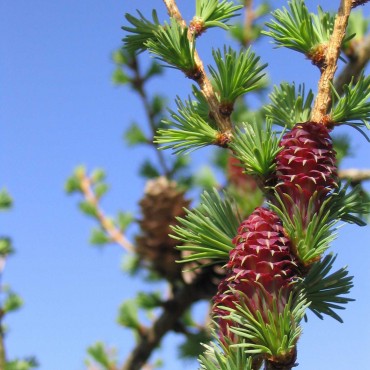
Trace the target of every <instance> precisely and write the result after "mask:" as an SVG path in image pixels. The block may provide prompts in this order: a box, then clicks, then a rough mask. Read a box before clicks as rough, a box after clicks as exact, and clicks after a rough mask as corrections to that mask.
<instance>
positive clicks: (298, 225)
mask: <svg viewBox="0 0 370 370" xmlns="http://www.w3.org/2000/svg"><path fill="white" fill-rule="evenodd" d="M282 196H283V197H284V198H285V203H289V208H290V213H291V216H290V215H289V211H288V209H287V206H286V204H284V201H283V200H282V198H281V197H282ZM275 198H276V200H277V201H278V206H276V205H274V204H272V203H270V206H271V208H272V209H273V210H274V211H275V212H276V213H277V214H278V216H279V217H280V219H281V221H282V222H283V225H284V229H285V231H286V233H287V235H288V237H289V239H290V241H291V242H292V245H293V248H294V251H295V254H296V256H297V257H298V258H299V260H300V261H301V262H302V263H303V264H304V265H306V266H309V265H311V264H312V263H313V262H314V261H315V260H317V258H320V256H321V255H322V254H323V253H324V252H325V251H326V250H327V249H328V248H329V246H330V243H331V242H332V241H333V240H334V239H335V238H336V232H335V231H336V229H335V228H334V226H335V224H336V223H337V222H338V221H339V219H338V218H337V217H336V215H334V214H333V213H332V212H331V206H332V205H333V203H332V202H331V200H332V198H331V197H328V198H327V199H326V200H325V201H324V202H323V203H322V205H321V207H320V210H319V211H318V212H316V211H315V207H314V205H315V202H317V199H316V198H317V194H316V193H314V194H313V196H312V197H311V198H310V200H309V204H308V207H307V209H308V212H307V214H306V215H302V214H301V213H300V210H299V206H298V205H297V204H295V203H294V201H293V199H292V198H291V197H290V196H289V195H287V194H282V195H279V194H278V193H277V192H275Z"/></svg>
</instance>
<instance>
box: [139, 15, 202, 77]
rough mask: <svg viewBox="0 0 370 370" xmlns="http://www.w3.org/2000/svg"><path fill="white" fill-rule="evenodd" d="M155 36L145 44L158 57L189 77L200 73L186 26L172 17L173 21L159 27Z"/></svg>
mask: <svg viewBox="0 0 370 370" xmlns="http://www.w3.org/2000/svg"><path fill="white" fill-rule="evenodd" d="M154 36H155V37H153V38H149V39H148V40H147V41H146V42H145V46H146V47H147V48H148V50H149V51H150V52H151V53H152V54H154V55H155V57H156V58H157V59H159V60H160V61H162V62H165V63H167V64H168V67H171V68H175V69H179V70H181V71H183V72H184V73H185V74H186V75H187V76H188V77H189V78H195V76H197V75H198V67H197V65H196V63H195V59H194V51H195V45H194V42H191V41H189V39H188V30H187V28H186V27H182V26H181V25H180V24H179V23H178V22H177V21H176V20H175V19H173V18H171V23H170V24H168V23H165V25H164V26H163V27H158V28H157V29H156V31H154Z"/></svg>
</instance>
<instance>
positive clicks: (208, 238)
mask: <svg viewBox="0 0 370 370" xmlns="http://www.w3.org/2000/svg"><path fill="white" fill-rule="evenodd" d="M186 213H187V214H186V216H185V218H181V217H178V218H177V221H178V222H179V224H180V225H178V226H174V227H173V228H172V231H173V235H171V236H172V237H173V238H174V239H177V240H179V241H181V242H182V245H181V246H179V247H178V249H180V250H184V251H189V252H191V254H189V256H187V257H185V258H184V260H182V261H181V262H189V261H197V260H200V259H204V258H207V259H215V260H218V261H224V262H227V260H228V259H229V252H230V250H231V249H233V248H234V245H233V243H232V239H233V238H234V237H235V235H236V234H237V230H238V227H239V225H240V223H241V221H242V220H241V218H240V216H239V214H238V213H237V211H236V207H235V205H234V203H233V201H232V200H231V199H229V197H228V196H227V195H226V193H225V196H224V199H222V198H221V196H220V195H219V193H218V192H217V190H216V189H213V191H212V192H209V193H208V192H204V193H203V195H202V197H201V204H200V206H199V207H198V208H196V209H193V210H191V211H190V210H186Z"/></svg>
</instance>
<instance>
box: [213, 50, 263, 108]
mask: <svg viewBox="0 0 370 370" xmlns="http://www.w3.org/2000/svg"><path fill="white" fill-rule="evenodd" d="M213 58H214V60H215V62H216V65H217V71H216V69H215V68H213V67H212V66H209V71H210V73H211V75H212V77H213V79H214V83H215V86H216V89H217V91H218V94H219V100H220V102H221V103H225V104H233V103H234V102H235V100H236V98H237V97H239V96H241V95H243V94H245V93H247V92H249V91H252V90H255V89H257V88H258V87H259V86H260V84H259V81H260V80H261V78H262V77H263V76H264V74H263V73H261V71H262V70H263V69H264V68H265V67H266V66H267V64H264V65H260V64H259V60H260V58H259V57H256V55H255V54H254V53H253V52H252V51H251V49H250V48H249V49H248V50H246V51H244V50H241V51H240V52H239V53H238V54H237V53H236V51H234V50H232V49H231V48H230V47H229V49H226V47H224V52H223V55H222V52H221V50H219V49H218V50H216V51H213Z"/></svg>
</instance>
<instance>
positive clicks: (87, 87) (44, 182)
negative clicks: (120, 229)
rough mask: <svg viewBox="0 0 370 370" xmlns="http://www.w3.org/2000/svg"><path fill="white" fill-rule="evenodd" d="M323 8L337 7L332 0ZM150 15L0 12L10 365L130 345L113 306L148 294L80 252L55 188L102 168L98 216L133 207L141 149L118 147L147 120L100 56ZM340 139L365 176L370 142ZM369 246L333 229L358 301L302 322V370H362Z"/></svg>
mask: <svg viewBox="0 0 370 370" xmlns="http://www.w3.org/2000/svg"><path fill="white" fill-rule="evenodd" d="M275 3H276V5H277V6H281V5H282V4H284V3H285V2H284V1H281V0H279V1H275ZM307 3H308V4H310V5H312V3H314V4H313V5H316V4H317V2H310V1H308V2H307ZM320 3H321V5H322V6H323V8H324V9H329V10H334V8H333V7H334V5H333V4H337V3H339V1H332V0H331V1H329V0H326V1H322V2H320ZM189 4H193V2H190V1H185V0H183V1H179V6H180V8H181V9H182V11H183V13H184V15H185V17H186V18H187V19H189V18H191V14H192V7H190V5H189ZM335 6H336V5H335ZM153 7H157V8H158V9H159V13H160V15H161V17H164V15H165V11H164V6H163V4H162V2H161V1H159V0H155V1H154V0H152V1H149V0H141V1H132V2H127V1H118V0H104V1H103V0H93V1H86V0H85V1H83V0H81V1H72V0H63V1H62V0H56V1H52V2H51V1H50V2H49V1H42V0H33V1H27V0H13V1H3V2H1V3H0V45H1V54H0V102H1V108H0V132H1V135H0V143H1V151H0V153H1V154H0V187H3V186H5V187H6V188H7V189H8V190H9V191H10V192H11V194H12V196H13V197H14V200H15V205H14V209H13V210H12V211H11V212H9V213H6V214H5V213H4V214H0V218H1V220H0V222H1V234H6V235H10V236H11V237H12V238H13V241H14V246H15V248H16V250H17V253H16V255H15V256H14V257H12V258H11V259H10V260H9V261H8V263H7V266H6V270H5V274H4V280H5V282H7V283H9V284H10V285H11V286H12V287H13V288H14V290H15V291H17V292H18V293H19V294H20V295H21V296H22V297H23V299H24V301H25V306H24V308H23V309H22V310H21V311H19V312H18V313H16V314H14V315H12V316H9V318H8V319H7V321H6V323H7V324H8V326H9V330H10V331H9V334H8V337H7V341H6V344H7V347H8V353H9V357H10V358H12V357H15V356H19V357H22V356H27V355H35V356H37V357H38V359H39V360H40V363H41V367H40V369H42V370H62V369H63V370H65V369H68V370H80V369H84V365H83V359H84V358H85V350H86V348H87V347H88V346H89V345H91V344H92V343H94V342H96V341H98V340H101V341H104V342H106V343H107V344H108V345H111V346H117V347H118V349H119V353H120V356H121V358H122V359H123V358H124V357H125V355H126V354H127V353H128V352H129V350H130V348H131V347H132V346H133V341H132V337H131V335H130V333H129V332H128V331H126V330H123V329H122V328H120V327H118V325H117V324H116V322H115V320H116V316H117V309H118V306H119V304H120V303H121V302H122V301H123V300H125V299H127V298H130V297H133V296H134V295H135V292H136V291H137V289H138V288H140V289H150V286H149V287H148V286H145V285H143V284H142V283H141V282H140V281H136V282H135V284H133V283H132V281H131V280H129V279H128V278H127V277H126V276H125V275H124V274H123V273H122V272H121V270H120V265H121V263H122V260H123V259H124V257H125V254H124V253H123V251H122V250H121V249H120V248H119V247H117V246H110V247H108V248H106V249H105V250H97V249H94V248H92V247H90V246H89V244H88V235H89V230H90V229H91V227H92V226H93V222H91V221H90V220H88V219H86V218H85V217H83V216H82V215H81V214H80V213H79V211H78V210H77V208H76V206H75V204H76V201H77V198H71V197H67V196H66V195H65V193H64V190H63V186H64V182H65V180H66V178H67V177H68V176H69V175H70V174H71V172H72V170H73V169H74V167H75V166H76V165H78V164H81V163H82V164H85V165H87V166H88V167H89V168H94V167H102V168H105V169H106V172H107V174H108V182H109V183H110V184H111V190H110V192H109V194H108V196H107V198H106V199H105V201H104V204H103V206H104V208H105V209H106V210H107V212H108V213H111V214H114V213H116V212H117V211H118V210H121V209H122V210H128V211H132V212H136V211H137V209H138V207H137V202H138V200H139V198H140V196H141V194H142V190H143V187H144V181H143V179H141V178H139V177H138V175H137V171H138V166H139V164H140V163H141V162H142V160H143V158H144V157H145V156H148V155H152V152H149V151H143V150H142V149H130V148H127V147H125V146H124V143H123V141H122V132H123V131H124V129H125V127H127V126H128V124H129V123H130V122H131V120H133V119H135V120H137V121H140V120H142V121H144V120H145V116H144V113H143V110H142V107H141V105H140V102H139V100H138V99H137V97H136V96H135V95H134V94H132V93H131V92H130V91H129V90H128V89H125V88H117V87H115V86H113V84H112V82H111V74H112V72H113V70H114V65H113V63H112V61H111V53H112V52H113V51H114V50H115V49H117V48H118V47H120V46H121V39H122V37H123V32H122V30H121V26H122V25H123V24H124V23H125V19H124V14H125V13H126V12H131V13H132V12H134V11H135V9H136V8H139V9H140V10H142V11H143V12H144V14H146V15H149V14H150V11H151V9H152V8H153ZM215 35H216V36H217V37H215ZM223 35H224V34H223V33H220V32H214V31H211V30H210V31H208V32H207V33H206V35H205V36H204V38H202V39H201V40H200V42H199V47H200V52H201V54H202V56H204V58H205V60H206V61H207V60H209V55H210V52H209V50H210V46H213V45H215V42H216V41H217V43H218V45H221V44H223V43H224V42H229V39H228V38H226V39H223ZM216 39H217V40H216ZM256 52H257V54H259V55H261V57H262V60H263V62H268V63H269V73H270V77H271V80H272V81H273V83H279V82H281V81H283V80H286V81H292V80H296V81H297V82H298V83H301V82H305V83H306V84H307V85H308V86H309V87H312V88H313V89H314V90H315V89H316V83H317V79H318V72H317V71H316V70H315V69H314V67H312V66H311V64H310V63H309V62H308V61H306V60H304V57H302V56H301V55H297V54H295V53H294V52H292V51H286V50H280V49H279V50H274V49H273V47H272V45H271V44H270V43H269V41H268V40H263V41H262V42H261V43H259V44H257V45H256ZM174 81H175V82H174ZM189 88H190V81H189V80H187V79H185V78H183V77H182V76H181V75H180V74H179V73H178V72H176V71H173V70H169V71H167V73H166V75H165V76H164V77H162V79H157V80H156V81H153V84H152V85H151V90H152V91H157V90H159V91H161V92H162V93H163V94H166V95H167V96H168V97H169V100H170V102H171V101H172V100H173V97H174V96H175V95H176V94H180V95H184V96H185V95H187V94H188V93H189V91H190V90H189ZM171 104H172V103H171ZM350 133H351V135H352V136H353V143H354V147H355V148H356V156H355V157H352V158H349V159H348V160H346V161H345V163H344V167H354V166H356V167H360V168H367V167H368V166H369V161H368V157H369V147H368V143H366V141H365V140H364V139H363V138H362V137H361V136H360V135H359V134H358V133H357V132H355V131H350ZM202 157H203V155H202V154H201V155H196V156H195V163H194V166H195V167H196V166H200V165H201V164H202V161H203V162H204V161H206V160H207V158H202ZM369 238H370V231H369V227H365V228H358V227H352V226H345V227H344V228H342V229H341V230H340V233H339V238H338V240H337V241H336V242H335V243H334V245H333V247H332V250H333V251H334V252H338V253H339V256H338V260H337V264H338V266H342V265H347V264H348V265H349V270H350V272H351V274H353V275H355V288H354V289H353V291H352V294H351V296H352V297H353V298H355V299H356V302H353V303H351V304H350V305H349V307H348V309H347V310H346V311H344V312H343V315H342V317H343V319H344V324H339V323H337V322H335V321H334V320H331V319H325V320H324V321H320V320H318V319H316V318H315V317H313V316H310V320H309V323H308V325H305V326H304V334H303V337H302V340H301V341H300V343H299V349H298V350H299V352H298V356H299V362H300V364H301V365H300V367H299V368H300V369H302V370H308V369H316V370H324V369H336V370H345V369H348V368H354V369H361V368H362V369H364V368H366V366H367V362H368V361H367V358H366V355H365V356H364V355H361V354H366V353H367V350H368V347H369V345H370V339H369V335H368V333H369V332H370V324H369V320H367V317H368V304H369V291H370V272H369V271H370V270H369V268H368V265H367V261H368V260H369V258H370V252H369V248H368V244H369ZM176 340H177V339H176V338H174V337H173V336H171V337H170V338H167V339H166V342H165V344H168V346H169V347H166V346H163V348H164V349H165V356H164V357H165V358H166V359H167V358H168V363H167V365H166V367H165V369H173V368H176V367H178V366H182V365H174V362H173V361H174V360H175V359H176V356H177V355H176V351H175V347H174V343H175V342H176ZM167 348H168V349H167ZM185 367H188V368H189V369H191V368H192V369H194V368H195V366H191V365H188V366H186V365H185Z"/></svg>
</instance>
